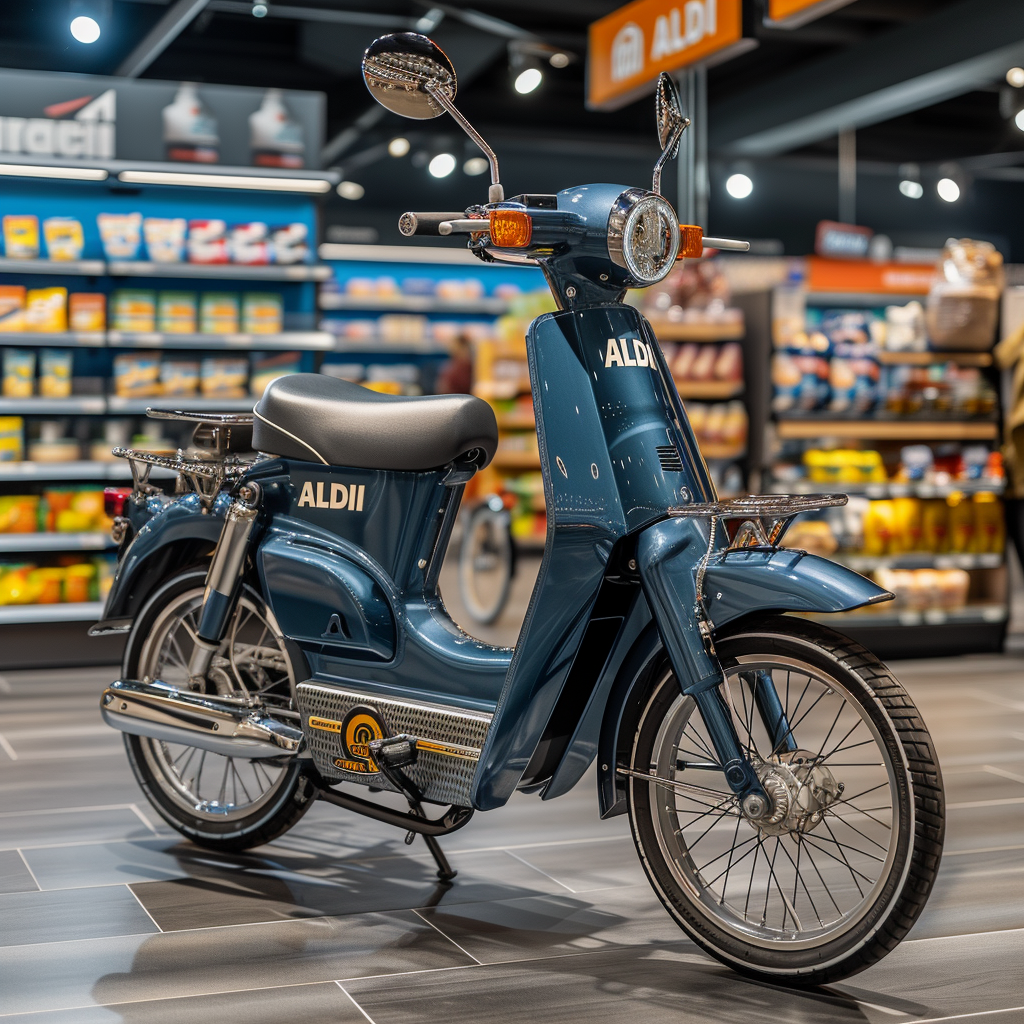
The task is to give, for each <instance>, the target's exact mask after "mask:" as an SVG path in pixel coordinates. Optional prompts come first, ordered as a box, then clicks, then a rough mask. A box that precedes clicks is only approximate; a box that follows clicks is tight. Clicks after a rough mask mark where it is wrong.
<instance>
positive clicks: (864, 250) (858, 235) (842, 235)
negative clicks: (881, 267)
mask: <svg viewBox="0 0 1024 1024" xmlns="http://www.w3.org/2000/svg"><path fill="white" fill-rule="evenodd" d="M873 235H874V231H872V230H871V228H864V227H860V226H858V225H857V224H840V223H839V222H838V221H834V220H820V221H818V227H817V230H816V231H815V233H814V251H815V252H816V253H817V254H818V255H819V256H831V257H833V258H834V259H846V260H862V259H864V257H865V256H867V254H868V246H869V245H870V244H871V238H872V236H873Z"/></svg>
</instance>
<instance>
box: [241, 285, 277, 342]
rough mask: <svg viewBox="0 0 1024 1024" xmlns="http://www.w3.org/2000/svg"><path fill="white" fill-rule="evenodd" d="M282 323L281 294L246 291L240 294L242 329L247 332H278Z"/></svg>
mask: <svg viewBox="0 0 1024 1024" xmlns="http://www.w3.org/2000/svg"><path fill="white" fill-rule="evenodd" d="M283 323H284V313H283V305H282V303H281V296H280V295H278V294H276V293H274V292H246V293H245V295H243V296H242V330H243V331H245V332H247V333H248V334H280V333H281V328H282V326H283Z"/></svg>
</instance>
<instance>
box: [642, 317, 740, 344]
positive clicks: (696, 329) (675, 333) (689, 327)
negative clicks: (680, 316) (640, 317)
mask: <svg viewBox="0 0 1024 1024" xmlns="http://www.w3.org/2000/svg"><path fill="white" fill-rule="evenodd" d="M648 322H649V323H650V325H651V327H652V329H653V330H654V333H655V335H657V338H658V341H660V342H663V343H664V342H670V341H680V342H682V341H692V342H697V343H698V344H699V343H705V342H708V343H710V342H716V341H739V340H740V339H741V338H742V337H743V334H744V330H745V328H744V325H743V323H742V321H741V322H739V323H732V322H730V323H721V324H719V323H686V322H683V321H677V320H662V319H658V318H654V319H651V320H649V321H648Z"/></svg>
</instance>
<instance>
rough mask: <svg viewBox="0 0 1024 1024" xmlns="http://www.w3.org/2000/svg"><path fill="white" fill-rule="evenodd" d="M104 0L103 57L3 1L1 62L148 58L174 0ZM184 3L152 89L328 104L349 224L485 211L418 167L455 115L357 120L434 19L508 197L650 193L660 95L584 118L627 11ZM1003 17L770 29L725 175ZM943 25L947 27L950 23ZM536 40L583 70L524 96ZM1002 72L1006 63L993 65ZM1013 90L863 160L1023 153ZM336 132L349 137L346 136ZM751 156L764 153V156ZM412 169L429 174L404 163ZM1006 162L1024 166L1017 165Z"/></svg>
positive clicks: (754, 55)
mask: <svg viewBox="0 0 1024 1024" xmlns="http://www.w3.org/2000/svg"><path fill="white" fill-rule="evenodd" d="M86 2H88V0H86ZM100 2H102V0H100ZM107 2H108V3H110V6H111V13H110V16H109V19H108V22H107V28H106V30H105V31H104V34H103V36H102V37H101V39H100V41H99V42H98V43H96V44H93V45H92V46H83V45H81V44H78V43H75V42H74V40H72V39H71V37H70V35H69V33H68V28H67V26H68V20H69V13H68V12H69V0H21V2H20V3H16V4H15V3H7V4H0V66H7V67H14V68H37V69H46V70H61V71H77V72H94V73H103V74H111V73H115V72H116V71H117V69H118V68H119V67H122V66H123V65H124V62H125V60H126V58H129V57H130V56H132V55H133V51H135V54H136V55H137V53H138V50H137V48H138V44H139V42H140V40H142V39H143V38H144V37H145V36H146V34H147V33H148V32H150V30H151V29H152V28H153V26H154V25H155V24H157V23H158V22H159V21H160V20H161V18H165V17H166V16H167V15H168V12H169V11H170V10H171V8H172V6H173V5H172V4H171V3H168V0H107ZM175 2H177V3H179V4H181V5H185V4H186V3H187V2H191V4H192V5H194V6H195V7H197V8H202V9H201V10H200V11H199V13H198V14H197V15H196V16H195V17H194V18H193V19H192V20H191V22H190V23H189V24H188V25H187V27H185V28H184V30H183V31H181V33H180V34H179V35H177V36H176V37H175V38H173V40H172V41H171V42H170V43H169V45H167V47H166V49H165V50H163V52H162V53H160V54H159V56H156V58H155V59H154V60H152V62H151V63H149V65H148V67H147V68H146V69H145V71H144V72H143V77H151V78H161V79H171V80H181V79H185V80H193V81H199V82H203V81H206V82H219V83H231V84H241V85H254V86H280V87H283V88H296V89H316V90H321V91H323V92H325V93H326V94H327V97H328V139H332V138H333V139H335V140H337V141H336V143H335V145H334V147H333V148H331V149H330V152H329V156H330V161H329V162H330V163H331V164H333V165H340V166H341V167H342V168H343V169H344V171H345V174H346V175H347V176H349V177H352V178H353V179H355V180H358V181H360V182H361V183H363V184H364V185H365V187H366V190H367V191H366V196H365V198H364V199H363V200H362V201H361V202H360V203H348V204H346V203H344V201H342V200H334V203H335V206H336V207H337V208H339V209H341V210H343V211H344V214H345V216H346V217H347V218H348V219H349V220H351V221H352V222H353V223H358V222H359V218H360V213H359V211H358V210H357V207H360V206H363V207H365V208H368V209H369V208H372V209H378V210H379V209H396V208H401V207H407V206H414V205H416V204H418V203H426V202H429V203H430V205H431V206H434V207H435V208H437V207H438V205H439V204H444V203H462V202H469V201H474V200H475V199H477V198H478V196H479V193H480V192H481V190H482V179H473V178H467V177H466V176H465V175H462V174H461V172H457V173H456V174H453V175H452V176H451V178H450V179H446V180H444V181H441V182H438V181H436V180H433V181H432V180H429V177H428V175H427V174H426V171H425V170H424V169H422V160H423V156H424V155H428V156H429V154H430V153H432V152H435V151H437V150H438V149H439V148H448V149H451V150H452V151H453V152H457V153H464V154H465V155H467V156H468V155H471V154H472V153H473V147H472V145H471V144H469V143H468V142H466V141H465V140H464V139H463V137H462V136H461V135H460V134H459V133H458V131H457V129H456V128H455V126H454V124H453V123H452V122H451V121H450V120H449V119H447V118H442V119H438V120H436V121H432V122H425V123H415V124H414V123H411V122H405V123H402V122H400V121H399V120H398V119H397V118H394V117H393V115H389V114H387V115H383V116H380V117H379V118H378V115H377V114H376V113H374V114H372V115H370V116H369V117H365V118H363V121H362V122H361V123H357V122H359V119H360V117H361V115H364V114H367V112H368V111H369V110H370V109H371V103H370V100H369V97H368V96H367V94H366V91H365V88H364V87H363V85H362V82H361V80H360V78H359V73H358V69H359V56H360V54H361V52H362V50H363V48H364V47H365V46H366V44H367V43H368V42H369V41H370V40H371V39H372V38H373V37H374V36H376V35H378V34H380V33H382V32H386V31H395V30H400V29H403V28H407V27H408V28H411V27H412V26H413V25H414V24H415V23H416V21H417V19H421V18H424V17H426V18H427V19H429V20H430V21H432V22H436V23H437V24H436V27H435V28H434V29H432V31H431V34H432V35H433V36H434V37H435V38H436V39H437V41H438V42H439V43H440V44H441V45H442V46H443V47H445V49H447V50H448V51H449V52H450V54H451V56H452V57H453V59H454V62H455V64H456V67H457V68H458V69H459V73H460V91H459V99H460V104H461V106H462V108H463V110H464V111H465V113H466V114H467V115H468V116H469V117H470V119H471V120H472V121H473V122H474V123H476V124H477V126H478V127H479V128H480V129H481V131H483V133H484V134H485V135H486V136H487V137H488V138H490V139H492V140H493V142H494V144H495V145H496V147H497V148H498V149H499V152H500V154H501V155H502V157H503V165H504V170H505V174H504V177H505V179H506V183H507V185H508V188H509V189H510V190H511V191H513V192H514V191H523V190H531V191H541V190H546V189H555V188H560V187H565V186H567V185H570V184H573V183H575V182H576V181H579V180H585V179H591V178H593V177H594V166H595V160H597V159H599V158H600V159H601V160H602V165H603V168H604V169H603V170H602V174H601V176H602V177H604V178H606V179H609V178H617V179H618V180H628V181H631V182H639V181H642V180H643V179H644V178H646V175H647V173H648V170H647V169H648V168H649V166H650V163H651V161H652V159H653V157H654V155H655V145H654V131H653V112H652V104H651V102H650V100H649V99H645V100H642V101H639V102H638V103H635V104H633V105H631V106H628V107H625V108H623V109H621V110H618V111H614V112H610V113H607V112H596V111H588V110H586V108H585V106H584V83H585V54H586V37H587V36H586V33H587V26H588V25H589V23H590V22H592V21H594V20H595V19H597V18H599V17H601V16H603V15H604V14H607V13H608V12H610V11H612V10H614V9H616V8H617V7H619V6H621V4H620V2H619V0H472V3H471V4H470V3H461V2H458V3H452V4H450V5H449V4H436V5H435V4H432V3H430V2H429V0H291V2H285V0H270V2H269V14H268V16H267V17H264V18H256V17H253V16H252V14H251V7H252V4H251V0H207V2H206V3H205V4H203V3H202V0H175ZM1004 8H1005V9H1006V10H1008V11H1010V12H1011V14H1012V13H1013V11H1014V10H1015V9H1018V10H1019V9H1024V4H1021V3H1020V2H1019V0H853V2H851V3H848V4H847V5H845V6H843V7H841V8H840V9H838V10H836V11H835V12H833V13H832V14H829V15H827V16H825V17H822V18H820V19H818V20H816V21H812V22H810V23H808V24H807V25H805V26H803V27H801V28H797V29H792V30H785V29H768V28H765V27H763V26H761V25H759V24H758V25H757V26H756V27H755V28H754V31H755V33H756V36H757V39H758V43H759V45H758V47H757V48H756V49H754V50H752V51H751V52H748V53H746V54H744V55H742V56H739V57H737V58H735V59H733V60H731V61H728V62H726V63H724V64H722V65H720V66H718V67H715V68H712V69H711V71H710V72H709V76H708V92H709V101H710V107H711V110H710V123H711V138H712V157H713V158H715V157H716V156H717V157H718V158H719V161H720V164H721V165H722V166H724V163H722V162H723V161H728V160H732V159H735V158H736V156H737V155H743V152H742V151H743V140H744V138H746V137H750V136H752V135H754V134H756V132H757V131H758V130H759V129H760V128H762V127H764V126H771V125H775V124H776V123H777V122H778V121H779V119H780V117H782V118H783V120H785V116H784V115H785V111H786V104H787V103H789V104H790V105H793V104H794V103H795V105H796V107H799V106H800V103H799V102H798V101H799V100H800V97H799V95H798V96H797V97H796V99H795V100H794V97H793V95H792V94H791V93H792V91H793V90H794V89H795V90H797V92H798V93H799V92H800V91H801V90H802V91H803V92H804V93H811V94H817V93H819V92H820V93H826V92H827V93H829V94H830V95H833V94H834V95H837V96H839V95H857V94H858V92H867V91H870V90H872V89H876V88H878V87H879V84H880V83H882V82H891V81H892V80H893V79H894V78H896V79H898V78H899V73H900V68H901V67H902V65H903V64H904V63H905V64H907V65H908V67H910V66H913V67H915V68H916V67H917V64H915V62H914V61H913V60H911V59H910V58H911V57H912V56H913V55H914V47H913V45H912V43H911V45H908V46H905V47H904V49H903V50H902V51H898V52H901V53H903V54H905V55H906V58H905V59H894V58H893V55H892V53H891V52H890V51H887V50H886V49H885V46H886V40H887V37H890V36H891V37H892V38H899V35H898V34H899V33H903V34H904V35H905V37H906V39H908V40H911V41H912V40H913V39H914V38H915V34H920V35H921V38H926V39H927V40H928V42H927V46H926V47H925V48H926V49H929V50H934V49H935V46H936V42H935V40H936V38H939V39H941V38H942V37H943V35H945V37H948V38H945V40H944V42H943V45H944V46H945V47H946V48H945V49H944V50H942V53H949V54H951V56H950V60H951V61H952V60H954V59H955V58H956V56H957V55H958V54H959V52H960V50H959V49H958V47H960V48H962V47H963V45H966V44H964V43H963V39H962V37H963V36H964V35H965V33H964V32H963V31H959V32H958V31H957V28H956V26H957V24H958V22H957V20H956V19H957V18H958V17H959V18H961V19H962V18H965V17H966V18H978V17H980V16H981V15H982V14H984V13H985V12H986V11H988V12H989V13H990V14H991V15H992V16H993V17H994V18H996V19H997V21H998V19H999V18H1002V24H1003V26H1004V32H1003V35H1002V37H1001V42H1002V44H1003V45H1012V44H1016V43H1017V42H1018V41H1019V40H1024V28H1022V30H1021V31H1020V32H1017V31H1016V28H1015V27H1014V26H1013V25H1009V27H1007V25H1008V24H1009V23H1008V22H1007V20H1006V17H1003V14H1004V13H1005V12H1004V11H1003V9H1004ZM179 10H180V8H179ZM943 18H945V19H946V26H947V27H946V28H945V29H942V26H941V25H940V24H939V23H940V22H941V21H942V19H943ZM1012 20H1013V18H1012V17H1011V21H1012ZM928 32H931V35H927V33H928ZM894 33H896V34H897V35H896V36H893V34H894ZM936 33H938V35H936ZM526 36H532V37H536V38H538V39H540V40H543V41H544V42H547V43H550V44H552V45H554V46H557V47H561V48H563V49H564V50H566V52H569V53H571V54H573V55H575V56H577V57H578V58H579V59H578V60H576V61H574V62H573V63H571V64H569V66H568V67H566V68H564V69H561V70H555V69H552V68H548V69H547V71H546V74H545V79H544V82H543V84H542V85H541V87H540V88H539V89H537V90H536V92H534V93H531V94H529V95H528V96H520V95H518V94H517V93H515V92H514V90H513V89H512V87H511V79H510V75H509V65H508V60H509V43H510V42H513V43H514V41H515V39H516V38H517V37H526ZM979 45H984V42H983V43H982V44H979ZM994 48H996V47H995V46H994V45H993V46H990V47H989V49H994ZM1021 59H1022V61H1024V55H1022V58H1021ZM998 64H999V60H998V59H996V60H995V61H994V63H993V68H994V67H995V66H996V65H998ZM1003 70H1004V71H1005V69H1003ZM816 74H817V75H818V77H817V78H816V77H815V75H816ZM907 74H908V75H909V74H910V71H908V72H907ZM787 81H789V82H790V83H791V84H790V86H789V92H787ZM816 81H817V83H818V87H817V88H816V87H815V85H814V83H815V82H816ZM809 83H810V84H809ZM947 86H948V83H947ZM1006 92H1007V90H1006V87H1005V83H1004V82H1002V80H1001V73H1000V72H998V71H993V72H992V73H991V76H990V77H988V78H986V77H985V76H984V75H982V76H981V78H980V79H979V78H978V76H977V75H976V76H975V79H974V80H973V81H967V82H966V84H965V85H964V86H963V91H962V92H961V91H959V90H958V89H957V88H954V89H953V94H952V95H950V94H949V93H950V91H949V89H948V87H947V89H946V91H945V93H943V91H942V89H940V88H939V87H938V86H936V87H935V89H934V93H933V95H929V93H928V91H927V88H926V89H925V91H924V92H923V93H921V94H920V95H919V96H918V97H917V99H916V100H915V101H914V102H912V103H911V104H909V107H910V108H913V109H906V110H905V111H902V112H899V113H898V116H895V117H888V118H887V119H885V120H882V121H880V122H879V123H875V124H871V125H869V126H867V127H862V128H861V129H860V130H859V131H858V139H857V145H858V157H859V159H861V160H863V161H867V162H875V163H876V164H888V165H892V166H895V165H897V164H899V163H903V162H906V161H917V162H939V161H946V160H960V159H963V158H965V157H973V156H978V155H984V154H991V153H1004V152H1008V151H1009V152H1012V151H1018V150H1020V149H1021V147H1022V144H1024V134H1022V133H1021V132H1020V131H1019V130H1018V129H1016V128H1015V127H1014V126H1013V123H1012V120H1011V117H1010V116H1008V113H1007V111H1008V110H1009V109H1010V108H1011V107H1013V110H1015V109H1017V108H1019V107H1020V106H1024V91H1021V95H1019V96H1018V95H1011V96H1007V95H1006ZM805 98H806V97H805ZM769 100H770V103H769V102H768V101H769ZM1014 103H1016V107H1014V106H1013V104H1014ZM804 106H805V107H806V102H805V104H804ZM794 109H795V108H794ZM801 109H803V108H801ZM780 111H782V114H780ZM803 112H804V114H806V109H803ZM1011 114H1012V111H1011ZM786 116H788V115H786ZM795 116H796V115H795V114H794V117H795ZM716 119H717V120H716ZM354 125H355V126H354ZM346 129H348V130H347V131H346ZM828 130H831V129H828ZM341 132H346V134H345V135H344V136H342V137H341V139H340V140H338V135H339V133H341ZM396 133H402V134H404V135H406V136H407V137H409V138H410V140H411V141H412V142H413V150H412V153H411V154H410V157H408V158H405V159H402V160H395V159H391V158H389V157H387V156H386V153H385V151H384V148H383V143H386V141H387V140H388V139H389V138H390V137H392V136H393V135H394V134H396ZM814 135H815V133H813V132H812V133H811V134H810V136H809V137H808V136H807V133H806V132H805V133H804V135H803V136H800V134H799V133H797V136H795V137H794V138H795V142H793V141H792V140H791V143H792V144H786V142H785V135H784V133H783V136H782V139H783V143H782V145H781V146H778V145H777V146H775V147H774V149H773V147H771V146H769V147H768V148H767V151H768V152H771V153H776V152H784V153H786V154H787V159H789V160H792V159H793V158H794V157H796V158H800V159H803V160H805V161H806V162H807V166H813V165H814V164H815V162H818V163H819V164H820V163H821V161H822V158H825V159H826V160H834V159H835V153H836V140H835V136H834V135H830V134H827V132H826V134H824V135H822V133H821V132H820V131H819V132H818V133H817V135H818V137H814ZM329 145H330V144H329ZM751 152H752V153H753V155H754V156H755V157H756V158H761V157H763V155H764V153H757V152H755V151H751ZM417 154H420V155H419V157H418V158H417ZM748 155H750V154H749V153H748ZM413 158H416V159H417V162H419V163H420V164H421V167H420V168H415V169H414V168H410V167H409V160H410V159H413ZM1008 159H1009V160H1010V162H1013V161H1014V160H1015V157H1010V158H1008ZM1022 159H1024V156H1022ZM329 219H331V218H330V217H329ZM335 219H336V218H335Z"/></svg>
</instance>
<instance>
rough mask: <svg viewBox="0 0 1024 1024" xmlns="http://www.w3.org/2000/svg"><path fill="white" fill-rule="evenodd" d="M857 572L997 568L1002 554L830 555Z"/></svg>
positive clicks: (840, 553) (1001, 562)
mask: <svg viewBox="0 0 1024 1024" xmlns="http://www.w3.org/2000/svg"><path fill="white" fill-rule="evenodd" d="M832 558H833V559H834V560H835V561H836V562H842V564H843V565H848V566H849V567H850V568H851V569H855V570H856V571H857V572H862V573H864V572H874V571H875V570H876V569H998V568H999V566H1001V565H1002V564H1003V556H1002V555H993V554H988V555H966V554H965V555H932V554H928V553H927V552H911V553H909V554H905V555H879V556H875V555H844V554H843V553H842V552H839V553H837V554H835V555H833V556H832Z"/></svg>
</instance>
